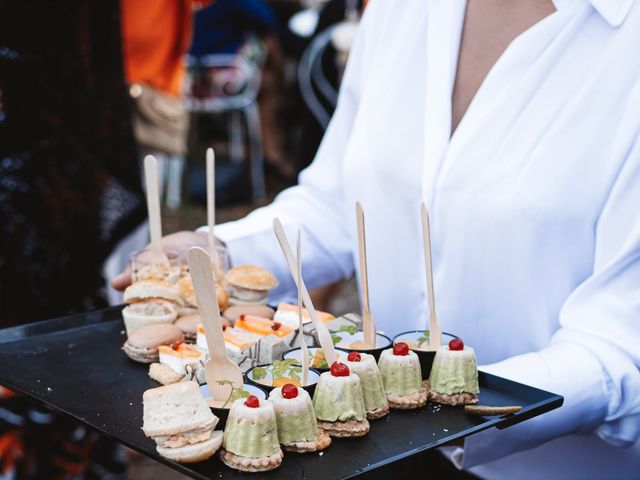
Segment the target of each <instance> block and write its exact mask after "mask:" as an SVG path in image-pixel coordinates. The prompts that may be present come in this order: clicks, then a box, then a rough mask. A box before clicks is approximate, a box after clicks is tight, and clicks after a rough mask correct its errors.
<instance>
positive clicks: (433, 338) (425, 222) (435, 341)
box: [420, 203, 442, 350]
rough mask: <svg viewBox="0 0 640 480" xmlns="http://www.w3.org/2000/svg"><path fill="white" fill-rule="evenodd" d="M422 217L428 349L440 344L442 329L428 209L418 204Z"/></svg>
mask: <svg viewBox="0 0 640 480" xmlns="http://www.w3.org/2000/svg"><path fill="white" fill-rule="evenodd" d="M420 214H421V215H420V216H421V219H422V245H423V247H424V265H425V270H426V274H427V295H428V297H429V350H437V349H438V348H440V345H441V344H442V329H441V328H440V323H439V322H438V317H437V316H436V301H435V296H434V294H433V268H432V263H431V232H430V229H429V211H428V210H427V206H426V205H425V204H424V203H422V204H421V205H420Z"/></svg>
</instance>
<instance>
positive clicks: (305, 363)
mask: <svg viewBox="0 0 640 480" xmlns="http://www.w3.org/2000/svg"><path fill="white" fill-rule="evenodd" d="M296 254H297V256H296V257H297V258H296V260H297V267H298V268H297V269H296V274H297V276H298V281H297V282H296V285H300V284H301V283H302V243H301V242H300V230H298V236H297V238H296ZM298 335H299V337H300V357H301V358H302V385H303V386H304V385H307V383H308V380H309V350H308V349H307V344H306V343H305V341H304V321H303V320H302V294H301V293H300V288H299V287H298Z"/></svg>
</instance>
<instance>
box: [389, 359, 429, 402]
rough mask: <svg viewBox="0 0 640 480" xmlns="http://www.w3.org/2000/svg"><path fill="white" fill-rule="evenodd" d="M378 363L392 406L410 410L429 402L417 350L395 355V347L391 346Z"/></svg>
mask: <svg viewBox="0 0 640 480" xmlns="http://www.w3.org/2000/svg"><path fill="white" fill-rule="evenodd" d="M378 365H379V367H380V373H381V374H382V382H383V384H384V391H385V394H386V396H387V400H388V401H389V406H390V407H391V408H396V409H399V410H408V409H413V408H419V407H424V406H425V405H426V404H427V398H428V386H427V384H426V383H424V382H423V381H422V372H421V370H420V360H419V358H418V355H416V353H415V352H413V351H411V350H409V351H408V354H407V355H395V354H394V352H393V348H389V349H387V350H384V351H383V352H382V354H381V355H380V360H379V361H378Z"/></svg>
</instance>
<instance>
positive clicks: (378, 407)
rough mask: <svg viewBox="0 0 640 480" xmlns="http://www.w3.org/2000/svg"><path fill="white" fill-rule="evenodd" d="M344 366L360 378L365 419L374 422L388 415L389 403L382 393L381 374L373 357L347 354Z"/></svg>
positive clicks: (353, 353) (366, 354) (361, 354)
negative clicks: (365, 412)
mask: <svg viewBox="0 0 640 480" xmlns="http://www.w3.org/2000/svg"><path fill="white" fill-rule="evenodd" d="M344 363H345V365H346V366H347V367H348V368H349V370H351V371H352V372H353V373H355V374H356V375H358V377H360V384H361V386H362V396H363V399H364V407H365V409H366V411H367V419H368V420H375V419H376V418H382V417H384V416H385V415H387V414H388V413H389V402H388V401H387V396H386V395H385V392H384V384H383V383H382V374H381V373H380V369H379V368H378V364H377V363H376V359H375V358H374V357H373V355H370V354H368V353H360V352H349V355H348V356H347V361H346V362H344Z"/></svg>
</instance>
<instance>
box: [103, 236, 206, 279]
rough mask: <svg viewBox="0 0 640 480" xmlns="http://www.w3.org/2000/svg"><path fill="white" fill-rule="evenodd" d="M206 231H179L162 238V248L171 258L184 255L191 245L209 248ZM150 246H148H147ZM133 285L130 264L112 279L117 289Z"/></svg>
mask: <svg viewBox="0 0 640 480" xmlns="http://www.w3.org/2000/svg"><path fill="white" fill-rule="evenodd" d="M207 242H208V240H207V233H206V232H190V231H184V232H177V233H172V234H171V235H167V236H166V237H163V238H162V250H164V252H165V253H166V254H167V256H168V257H169V258H170V259H171V258H175V257H180V256H184V255H185V254H186V252H187V250H188V249H189V248H190V247H193V246H198V247H204V248H207ZM147 248H148V247H147ZM129 285H131V270H130V268H129V266H127V268H126V269H125V270H124V272H122V273H120V274H119V275H117V276H116V277H114V278H113V279H112V280H111V286H112V287H113V288H115V289H116V290H120V291H122V290H124V289H125V288H127V287H128V286H129Z"/></svg>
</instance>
